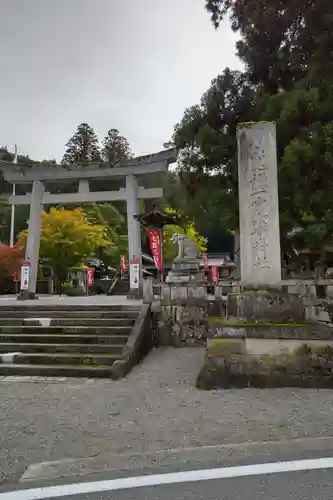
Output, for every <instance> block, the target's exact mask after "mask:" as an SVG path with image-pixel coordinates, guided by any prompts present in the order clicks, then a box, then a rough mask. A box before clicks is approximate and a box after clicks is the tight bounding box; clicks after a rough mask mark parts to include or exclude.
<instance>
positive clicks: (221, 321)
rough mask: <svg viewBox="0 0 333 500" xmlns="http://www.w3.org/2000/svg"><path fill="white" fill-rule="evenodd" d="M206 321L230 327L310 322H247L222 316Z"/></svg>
mask: <svg viewBox="0 0 333 500" xmlns="http://www.w3.org/2000/svg"><path fill="white" fill-rule="evenodd" d="M208 323H209V324H211V325H212V326H213V325H221V326H231V327H235V328H237V327H239V328H242V327H246V326H267V327H274V326H280V327H283V326H298V327H301V326H308V325H309V324H310V323H273V322H257V323H253V322H249V321H239V322H238V321H230V320H228V319H226V318H223V317H222V316H211V317H209V318H208Z"/></svg>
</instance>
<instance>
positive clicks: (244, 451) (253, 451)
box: [20, 436, 333, 482]
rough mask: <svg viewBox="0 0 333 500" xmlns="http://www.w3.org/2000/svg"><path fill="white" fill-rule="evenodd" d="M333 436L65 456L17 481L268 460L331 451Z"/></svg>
mask: <svg viewBox="0 0 333 500" xmlns="http://www.w3.org/2000/svg"><path fill="white" fill-rule="evenodd" d="M332 451H333V437H331V436H322V437H312V438H296V439H285V440H281V441H264V442H246V443H237V444H224V445H214V446H202V447H190V448H179V449H171V450H159V451H153V452H147V453H134V454H133V453H131V454H108V455H104V456H97V457H90V458H79V459H64V460H59V461H53V462H41V463H36V464H32V465H30V466H29V467H28V468H27V470H26V471H25V473H24V474H23V476H22V477H21V479H20V482H29V481H43V480H47V481H48V480H54V479H60V478H66V477H71V476H73V477H74V476H76V477H78V476H85V475H89V474H95V473H96V474H98V473H105V472H112V471H116V470H137V469H143V468H146V467H168V468H169V469H170V468H171V469H172V468H176V470H177V469H178V468H179V467H180V465H181V466H182V467H184V466H185V467H186V464H189V466H191V467H192V468H193V465H194V466H196V465H197V466H198V467H207V466H209V463H210V462H211V463H214V464H216V463H221V462H223V466H229V465H232V464H234V463H235V462H237V463H239V462H241V463H247V462H248V461H250V460H253V459H255V460H256V461H257V462H258V461H259V462H262V463H265V462H269V461H272V460H274V459H277V458H278V459H279V460H280V458H281V457H283V460H288V459H292V458H293V457H295V456H296V455H298V454H305V453H309V454H311V453H312V454H316V453H317V454H318V453H320V454H325V453H326V454H327V453H329V454H331V453H332Z"/></svg>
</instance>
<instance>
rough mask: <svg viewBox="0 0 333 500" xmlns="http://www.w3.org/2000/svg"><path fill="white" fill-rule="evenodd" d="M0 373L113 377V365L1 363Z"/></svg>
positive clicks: (40, 375) (31, 375)
mask: <svg viewBox="0 0 333 500" xmlns="http://www.w3.org/2000/svg"><path fill="white" fill-rule="evenodd" d="M0 375H5V376H13V375H19V376H26V377H85V378H113V372H112V368H111V366H83V365H32V364H30V365H24V364H23V365H19V364H11V363H10V364H8V363H3V364H0Z"/></svg>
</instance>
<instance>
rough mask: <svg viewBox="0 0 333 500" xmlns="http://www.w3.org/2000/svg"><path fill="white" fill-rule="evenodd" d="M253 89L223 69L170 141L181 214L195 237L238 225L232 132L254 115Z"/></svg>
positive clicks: (178, 126)
mask: <svg viewBox="0 0 333 500" xmlns="http://www.w3.org/2000/svg"><path fill="white" fill-rule="evenodd" d="M255 97H256V90H255V89H254V88H253V86H252V85H251V84H250V83H249V82H248V80H247V78H246V76H245V75H244V74H242V73H241V72H239V71H231V70H230V69H229V68H226V69H225V70H224V72H223V73H222V75H219V76H218V77H217V78H215V79H214V80H213V81H212V83H211V86H210V87H209V89H208V90H207V92H205V93H204V94H203V96H202V98H201V101H200V104H199V105H196V106H192V107H190V108H188V109H186V110H185V112H184V116H183V118H182V120H181V121H180V122H179V123H178V124H176V125H175V129H174V133H173V136H172V139H171V143H170V144H172V145H173V146H175V147H177V148H178V149H179V150H180V151H181V153H180V156H179V162H178V178H179V182H180V184H181V185H182V186H183V195H182V196H180V197H179V202H180V203H182V206H181V207H179V206H178V205H177V207H179V208H182V210H183V211H184V212H185V213H186V214H188V215H189V217H190V219H191V220H193V221H194V222H195V224H196V225H197V227H198V228H199V230H200V231H201V232H203V231H206V230H208V229H210V228H211V227H213V226H215V227H222V226H226V227H228V228H230V229H235V228H236V227H237V224H238V218H237V217H238V180H237V161H236V159H237V144H236V128H237V124H238V123H239V122H246V121H251V120H253V119H254V117H256V116H257V109H256V106H255Z"/></svg>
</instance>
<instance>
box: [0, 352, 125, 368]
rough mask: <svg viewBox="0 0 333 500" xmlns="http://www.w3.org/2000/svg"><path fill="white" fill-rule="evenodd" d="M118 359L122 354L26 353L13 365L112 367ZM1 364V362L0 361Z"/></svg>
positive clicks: (19, 355)
mask: <svg viewBox="0 0 333 500" xmlns="http://www.w3.org/2000/svg"><path fill="white" fill-rule="evenodd" d="M116 359H120V354H114V353H105V354H92V353H62V352H61V353H44V352H43V353H34V352H26V353H22V354H16V355H15V357H14V362H13V364H19V365H24V364H31V365H80V366H87V365H94V366H95V365H97V366H109V365H110V366H111V365H112V364H113V363H114V361H115V360H116ZM0 364H1V361H0Z"/></svg>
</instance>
